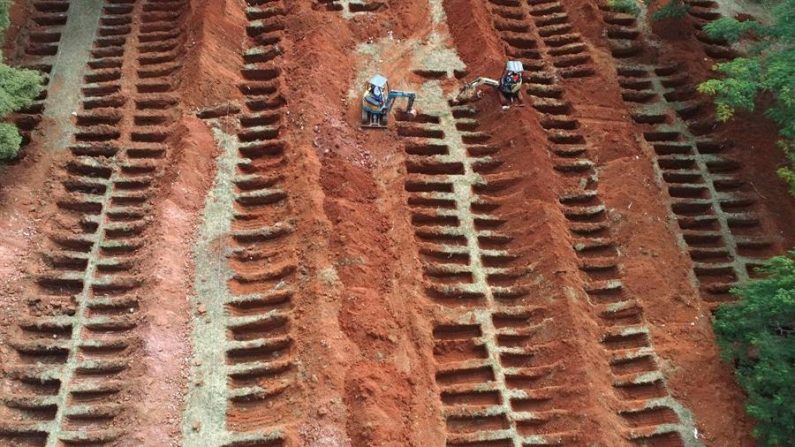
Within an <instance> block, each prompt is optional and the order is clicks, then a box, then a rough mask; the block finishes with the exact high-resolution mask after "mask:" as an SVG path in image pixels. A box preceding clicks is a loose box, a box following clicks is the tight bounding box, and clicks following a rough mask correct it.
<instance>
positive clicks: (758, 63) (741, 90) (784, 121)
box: [698, 0, 795, 193]
mask: <svg viewBox="0 0 795 447" xmlns="http://www.w3.org/2000/svg"><path fill="white" fill-rule="evenodd" d="M772 12H773V14H772V15H773V17H774V20H773V22H772V23H770V24H762V23H759V22H757V21H754V20H748V21H742V22H741V21H738V20H736V19H733V18H721V19H718V20H716V21H714V22H712V23H709V24H707V25H706V26H705V27H704V30H705V32H706V33H707V34H708V35H710V37H713V38H717V39H725V40H726V41H728V42H731V43H736V42H738V41H740V39H742V38H743V37H744V36H749V35H751V36H753V38H754V39H753V41H752V43H751V44H750V45H749V46H748V54H747V56H745V57H738V58H736V59H734V60H732V61H729V62H725V63H721V64H717V65H716V66H715V70H716V71H717V72H718V73H720V74H721V75H722V77H721V78H720V79H710V80H708V81H705V82H703V83H701V84H700V85H699V87H698V89H699V91H700V92H702V93H706V94H709V95H712V96H714V97H715V105H716V108H717V115H718V119H720V120H722V121H728V120H729V119H731V117H732V116H734V114H735V111H736V110H738V109H742V110H749V111H752V110H754V107H755V103H756V99H757V97H758V96H759V95H760V94H761V93H768V94H770V95H772V96H773V98H774V99H775V104H774V105H773V106H772V107H770V108H769V109H768V110H766V114H767V115H768V116H769V117H770V118H772V119H773V120H774V121H776V122H777V123H778V124H779V125H780V126H781V135H782V136H783V137H784V138H785V139H786V140H789V141H790V142H791V141H793V140H795V0H781V1H780V2H779V3H778V4H776V5H775V6H773V10H772ZM784 147H785V149H786V150H785V152H786V153H787V155H788V156H789V159H790V161H791V162H792V166H795V154H794V153H793V151H792V144H791V143H787V144H786V145H785V146H784ZM779 174H780V175H781V176H782V177H783V178H784V179H785V180H786V181H787V182H788V183H789V185H790V190H791V191H793V193H795V172H794V171H793V169H792V167H789V168H782V169H780V170H779Z"/></svg>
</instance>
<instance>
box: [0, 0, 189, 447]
mask: <svg viewBox="0 0 795 447" xmlns="http://www.w3.org/2000/svg"><path fill="white" fill-rule="evenodd" d="M185 10H186V5H185V2H184V1H182V0H165V1H164V0H139V1H135V0H107V1H106V2H105V4H104V6H103V9H102V15H101V17H100V24H99V28H98V29H97V35H96V38H95V40H94V45H93V48H92V49H91V59H90V60H89V62H88V66H89V69H88V70H87V71H86V73H85V76H84V83H83V87H82V89H81V92H82V95H83V99H82V107H81V109H80V110H79V111H78V112H77V115H76V118H75V119H76V131H75V133H74V135H73V141H72V144H71V145H70V146H69V148H68V150H69V152H70V157H69V159H68V161H67V162H66V164H65V166H64V174H65V175H64V180H63V181H62V184H61V188H60V189H59V191H57V192H56V197H55V202H56V203H57V208H58V214H57V216H56V217H55V219H56V221H57V223H58V224H57V225H56V226H57V229H56V230H53V231H51V232H50V234H49V235H48V238H47V243H46V245H45V248H44V249H43V252H42V268H41V273H40V274H39V275H38V276H37V278H36V281H35V284H32V285H31V288H30V295H29V296H28V297H27V303H28V305H29V309H30V310H29V312H28V313H27V314H25V315H22V316H21V317H20V318H19V326H18V328H17V330H16V331H15V333H14V335H13V336H12V338H11V340H10V344H11V346H12V347H13V348H14V351H15V352H16V356H15V357H16V358H15V359H14V361H13V362H11V364H10V365H8V371H9V374H10V379H9V382H10V383H9V384H8V385H9V386H8V388H7V389H8V390H10V393H9V394H8V395H5V396H4V399H3V402H4V405H5V408H4V411H7V413H8V417H6V418H5V420H4V421H3V423H2V426H1V427H0V439H5V440H6V441H4V442H8V441H10V440H13V441H20V442H25V443H26V445H27V444H29V445H36V446H47V447H55V446H62V445H86V446H88V445H92V446H93V445H106V444H111V443H113V442H115V441H116V440H118V439H120V438H121V437H123V436H125V432H124V430H123V429H121V428H119V426H118V425H117V424H116V423H115V422H116V420H117V419H123V418H125V417H127V416H126V413H127V404H126V402H127V401H129V400H130V399H131V398H132V396H133V395H134V393H135V390H132V389H130V388H129V387H128V386H127V385H126V382H127V381H128V380H129V377H130V374H131V372H132V370H134V369H135V368H136V366H135V365H132V364H131V363H130V358H131V353H132V352H134V351H135V350H136V349H137V348H138V345H139V341H138V340H137V338H136V327H137V326H138V325H139V322H140V316H139V314H140V313H141V312H140V308H141V306H142V305H143V304H144V303H146V302H147V301H148V299H149V297H145V296H144V295H143V294H142V292H143V290H144V288H143V286H144V285H145V284H146V281H145V280H143V279H142V278H141V277H140V276H139V275H138V274H137V273H138V267H137V266H138V265H139V264H140V263H141V262H142V258H143V257H144V256H145V253H146V250H145V249H144V248H143V247H144V245H145V241H146V237H147V236H146V229H147V226H148V223H149V222H150V220H151V217H150V215H151V203H150V199H151V197H152V195H153V192H154V188H155V184H156V179H157V178H158V176H159V175H160V174H161V173H162V170H163V168H164V164H165V161H166V157H167V155H168V142H167V140H168V138H169V136H170V135H171V133H172V132H173V129H174V119H175V116H176V111H177V104H178V101H177V98H176V97H175V96H173V93H172V90H173V85H172V80H171V78H170V77H169V76H168V74H170V73H172V72H173V71H175V70H177V69H178V68H179V61H178V56H179V54H180V47H181V45H182V40H183V38H182V35H181V28H182V17H183V13H184V12H185ZM165 35H168V38H165V37H166V36H165ZM153 42H157V44H154V43H153ZM128 67H129V69H127V68H128ZM38 303H47V304H48V305H49V307H45V309H49V310H47V311H42V310H40V308H39V306H38Z"/></svg>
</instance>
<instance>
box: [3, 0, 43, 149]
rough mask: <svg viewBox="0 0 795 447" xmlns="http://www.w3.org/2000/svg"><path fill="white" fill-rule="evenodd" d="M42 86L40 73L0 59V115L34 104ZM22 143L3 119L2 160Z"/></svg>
mask: <svg viewBox="0 0 795 447" xmlns="http://www.w3.org/2000/svg"><path fill="white" fill-rule="evenodd" d="M9 6H10V3H9V1H8V0H0V34H2V33H4V32H5V30H6V28H7V27H8V24H9V17H8V10H9ZM0 56H2V54H0ZM41 89H42V87H41V75H40V74H39V73H38V72H36V71H33V70H25V69H18V68H13V67H10V66H8V65H6V64H4V63H2V62H0V118H4V117H6V116H7V115H8V114H9V113H12V112H15V111H17V110H20V109H22V108H25V107H27V106H29V105H31V104H32V103H33V101H34V100H35V99H36V97H37V96H38V95H39V93H41ZM21 143H22V137H21V136H20V135H19V132H18V131H17V129H16V127H15V126H13V125H11V124H8V123H0V160H3V159H9V158H13V157H15V156H16V155H17V153H18V152H19V145H20V144H21Z"/></svg>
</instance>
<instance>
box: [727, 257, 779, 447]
mask: <svg viewBox="0 0 795 447" xmlns="http://www.w3.org/2000/svg"><path fill="white" fill-rule="evenodd" d="M763 270H764V272H765V273H766V274H767V276H766V278H765V279H758V280H752V281H749V282H748V283H747V284H745V285H744V286H743V287H742V288H740V289H738V290H735V293H736V294H737V295H739V296H740V297H741V298H742V299H741V301H739V302H738V303H737V304H732V305H725V306H722V307H721V308H720V309H718V311H717V313H716V315H715V318H716V319H715V333H716V335H717V337H718V343H719V345H720V347H721V352H722V354H723V356H724V358H725V359H726V360H728V361H731V362H733V363H734V364H735V366H736V371H735V373H736V376H737V380H738V382H739V383H740V385H741V386H742V387H743V388H744V389H745V391H746V393H747V394H748V403H747V405H746V409H747V411H748V414H749V415H751V416H752V417H753V418H754V419H755V420H756V421H757V425H756V428H755V430H754V436H755V437H756V438H757V439H758V441H759V443H760V444H759V445H760V446H763V447H790V446H793V445H795V380H793V378H794V377H795V251H793V252H790V253H789V255H788V256H780V257H775V258H773V259H771V260H769V261H768V263H767V265H766V266H765V268H764V269H763Z"/></svg>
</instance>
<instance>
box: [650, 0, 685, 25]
mask: <svg viewBox="0 0 795 447" xmlns="http://www.w3.org/2000/svg"><path fill="white" fill-rule="evenodd" d="M644 1H645V3H646V5H647V6H651V5H653V4H655V3H657V0H644ZM685 14H687V5H686V4H685V3H684V1H682V0H668V3H666V4H665V5H663V6H661V7H660V9H658V10H657V11H655V12H654V14H652V16H651V18H652V19H653V20H664V19H678V18H682V17H684V16H685Z"/></svg>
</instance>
